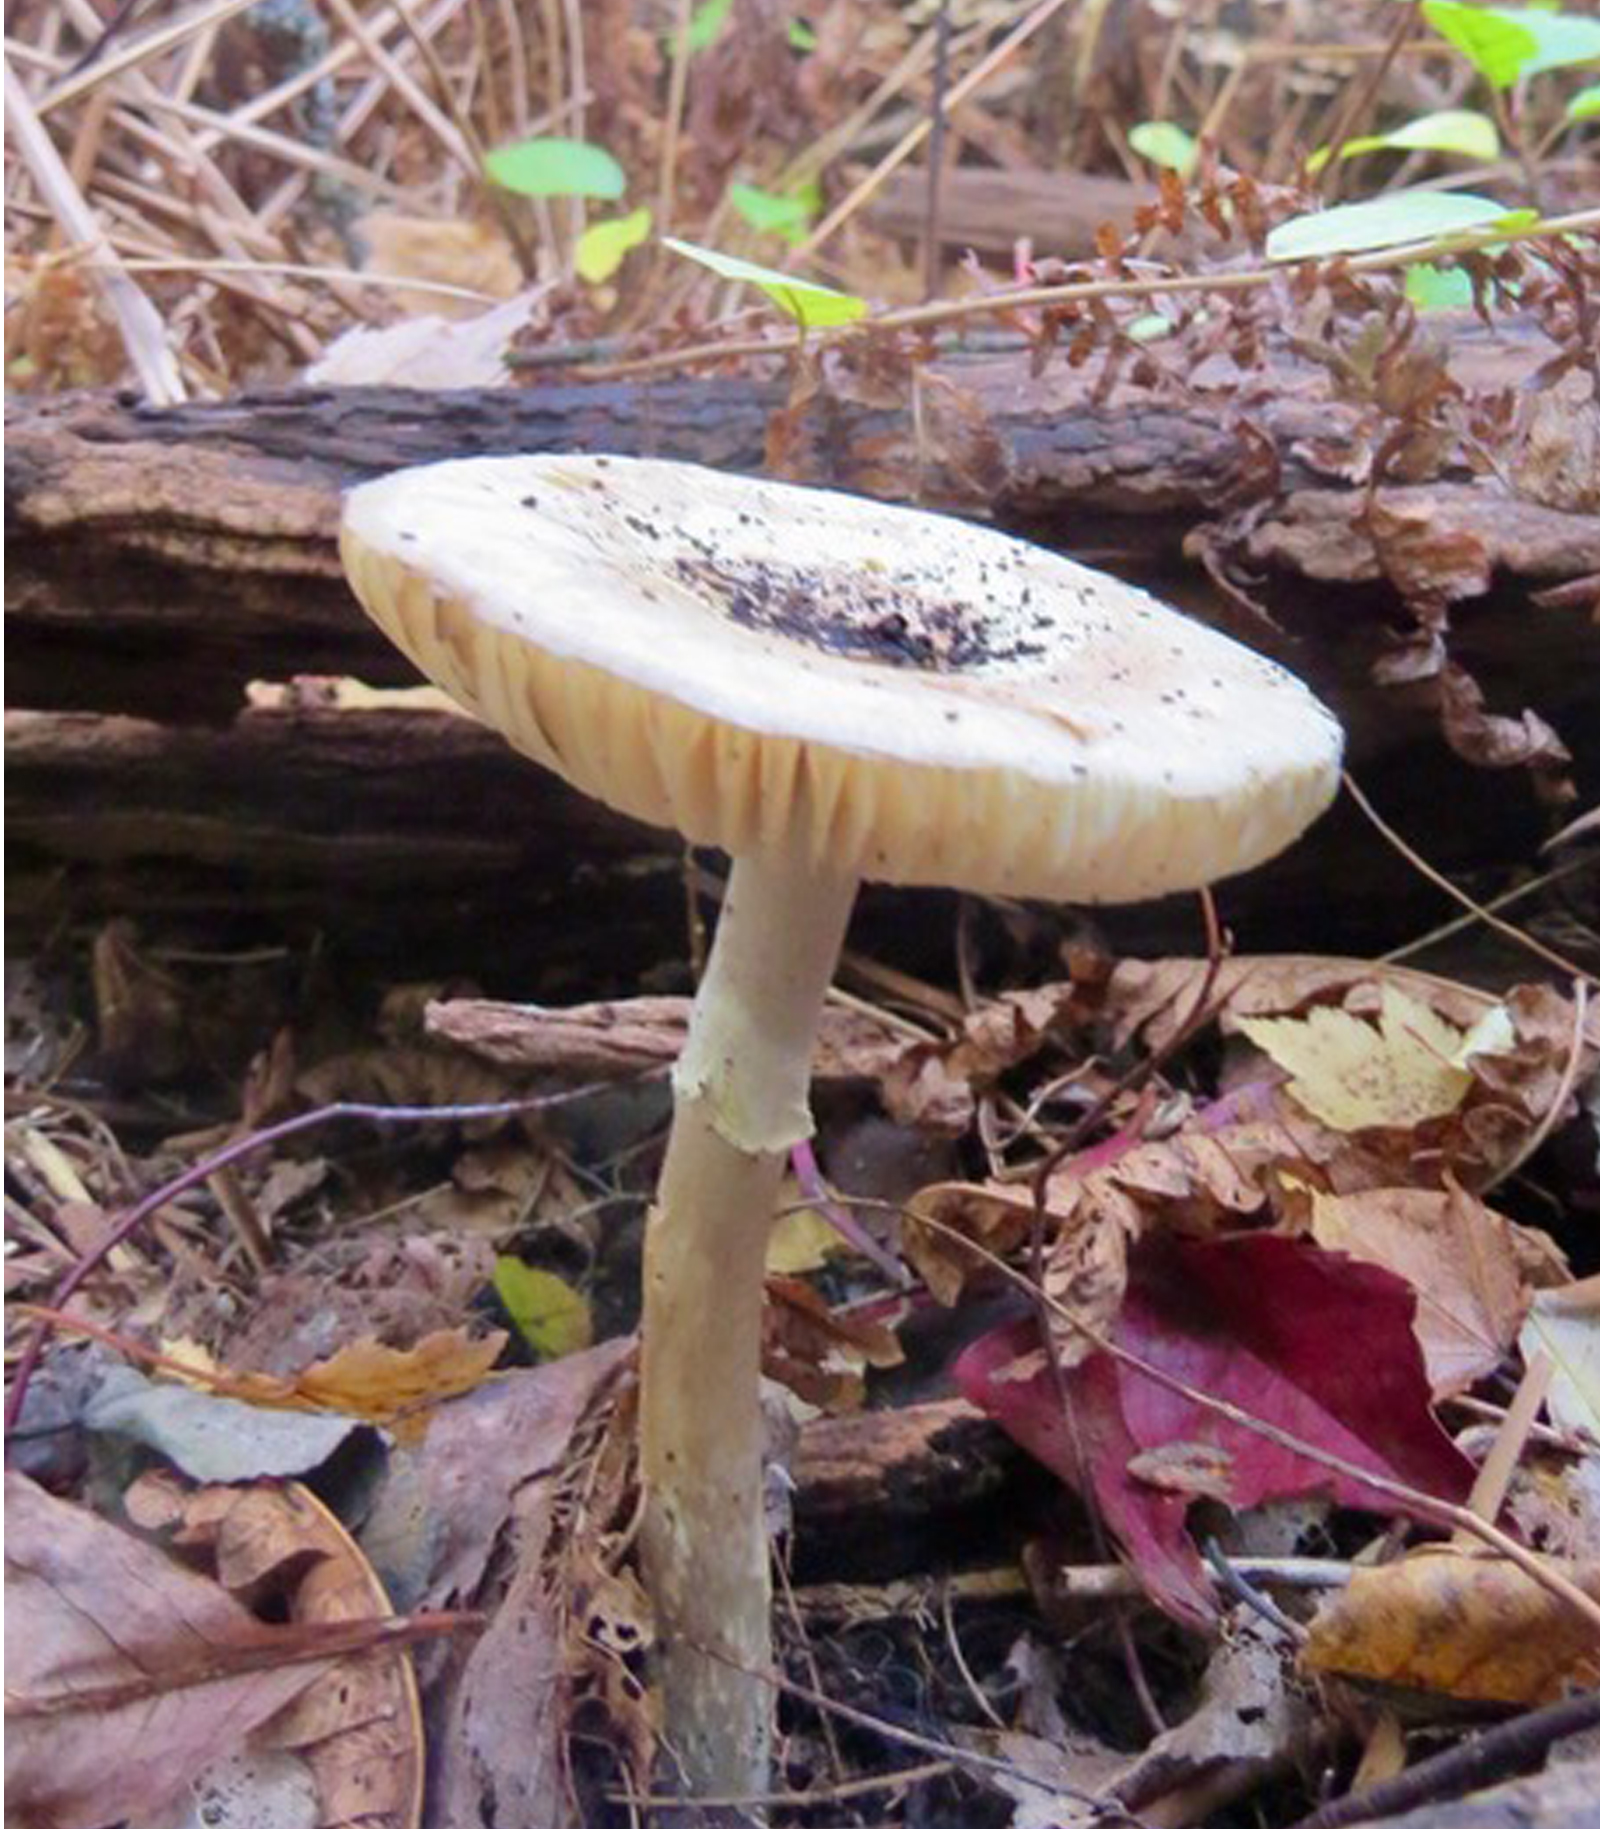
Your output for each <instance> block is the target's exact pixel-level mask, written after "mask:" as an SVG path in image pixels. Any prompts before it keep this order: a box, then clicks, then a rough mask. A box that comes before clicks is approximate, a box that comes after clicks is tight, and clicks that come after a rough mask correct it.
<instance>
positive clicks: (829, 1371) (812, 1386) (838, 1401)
mask: <svg viewBox="0 0 1600 1829" xmlns="http://www.w3.org/2000/svg"><path fill="white" fill-rule="evenodd" d="M904 1357H905V1355H904V1353H903V1352H902V1351H901V1349H900V1342H899V1340H898V1339H897V1338H896V1337H895V1332H894V1328H893V1327H892V1326H891V1325H889V1324H888V1323H885V1322H882V1321H869V1320H863V1319H862V1318H861V1317H859V1316H855V1315H849V1314H835V1313H834V1311H833V1310H832V1309H831V1308H829V1306H828V1304H827V1303H826V1302H825V1301H824V1300H823V1299H822V1297H821V1296H819V1295H818V1294H817V1292H816V1291H815V1290H814V1289H813V1288H812V1287H811V1285H810V1284H809V1283H801V1282H797V1281H796V1280H794V1279H793V1278H790V1277H777V1276H769V1277H768V1278H767V1305H766V1309H765V1311H764V1313H763V1318H762V1341H761V1363H762V1369H763V1370H764V1371H765V1372H766V1374H767V1376H768V1377H769V1378H775V1379H776V1380H777V1381H778V1382H779V1383H780V1384H783V1385H787V1386H788V1388H789V1389H790V1390H791V1391H793V1392H795V1394H796V1395H797V1396H800V1397H803V1398H804V1399H805V1400H806V1402H807V1403H811V1404H815V1405H817V1406H818V1408H819V1409H826V1410H854V1409H859V1408H860V1407H861V1404H862V1402H863V1401H864V1400H865V1397H866V1385H865V1373H866V1369H867V1367H868V1366H874V1367H878V1368H883V1367H887V1366H892V1365H899V1364H900V1362H901V1360H902V1359H903V1358H904Z"/></svg>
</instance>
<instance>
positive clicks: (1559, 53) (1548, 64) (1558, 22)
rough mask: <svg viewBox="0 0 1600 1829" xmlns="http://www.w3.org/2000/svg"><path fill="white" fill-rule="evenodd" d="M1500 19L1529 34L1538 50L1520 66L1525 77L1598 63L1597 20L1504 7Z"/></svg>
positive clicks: (1599, 30)
mask: <svg viewBox="0 0 1600 1829" xmlns="http://www.w3.org/2000/svg"><path fill="white" fill-rule="evenodd" d="M1499 10H1500V12H1501V14H1502V16H1503V17H1504V18H1507V19H1514V20H1515V21H1516V22H1517V24H1518V25H1520V26H1522V27H1523V28H1524V29H1525V30H1527V31H1529V32H1532V34H1533V36H1534V41H1535V42H1536V43H1537V45H1538V47H1539V48H1538V50H1537V51H1536V52H1535V53H1534V55H1533V57H1532V59H1531V60H1530V61H1529V62H1528V63H1527V64H1525V65H1524V66H1523V70H1522V74H1523V75H1524V76H1538V75H1539V74H1540V73H1541V72H1543V71H1545V70H1565V69H1567V68H1569V67H1570V66H1571V65H1573V64H1587V63H1597V62H1600V19H1583V18H1580V17H1579V16H1578V15H1577V14H1575V13H1549V12H1545V11H1543V10H1542V9H1540V8H1537V7H1526V8H1524V7H1503V8H1501V9H1499Z"/></svg>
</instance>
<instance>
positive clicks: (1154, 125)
mask: <svg viewBox="0 0 1600 1829" xmlns="http://www.w3.org/2000/svg"><path fill="white" fill-rule="evenodd" d="M1128 144H1129V145H1130V146H1131V147H1132V148H1133V150H1134V151H1135V152H1136V153H1138V155H1139V157H1140V158H1141V159H1148V160H1149V161H1150V163H1151V164H1152V165H1164V166H1166V167H1167V169H1168V170H1169V171H1175V172H1177V173H1178V175H1179V176H1180V177H1184V178H1187V177H1188V175H1189V173H1190V172H1192V171H1193V170H1194V165H1195V160H1196V159H1198V158H1199V157H1200V148H1199V147H1198V146H1197V145H1196V144H1195V139H1194V135H1193V134H1191V133H1186V132H1185V131H1184V130H1183V128H1181V127H1180V126H1178V125H1177V123H1176V122H1174V121H1140V123H1139V124H1138V126H1137V127H1130V128H1129V129H1128Z"/></svg>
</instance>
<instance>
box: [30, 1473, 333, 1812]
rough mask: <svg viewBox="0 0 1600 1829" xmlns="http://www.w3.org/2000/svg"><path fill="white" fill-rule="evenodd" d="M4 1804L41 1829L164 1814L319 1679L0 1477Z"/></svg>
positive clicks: (230, 1615)
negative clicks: (0, 1514)
mask: <svg viewBox="0 0 1600 1829" xmlns="http://www.w3.org/2000/svg"><path fill="white" fill-rule="evenodd" d="M5 1613H6V1713H7V1717H8V1720H7V1732H6V1737H5V1738H6V1792H7V1796H6V1805H7V1815H8V1820H11V1819H13V1818H14V1820H16V1821H18V1822H27V1823H38V1824H41V1825H48V1826H49V1829H98V1825H100V1824H103V1823H106V1822H111V1821H115V1820H118V1819H120V1818H123V1817H128V1816H140V1815H144V1814H146V1813H149V1812H152V1811H155V1810H158V1809H160V1808H161V1807H162V1806H163V1805H164V1804H165V1803H166V1802H167V1801H168V1800H169V1799H171V1798H172V1797H174V1796H176V1795H177V1793H178V1792H180V1791H181V1790H182V1789H183V1788H184V1786H185V1785H187V1784H188V1783H189V1782H190V1780H191V1779H193V1778H194V1777H195V1776H196V1775H197V1774H198V1773H199V1772H201V1771H203V1770H204V1769H205V1767H206V1766H207V1765H209V1764H210V1763H211V1761H213V1760H214V1759H215V1758H216V1757H217V1756H218V1754H219V1753H221V1752H223V1751H225V1750H227V1749H229V1748H230V1747H237V1746H239V1745H240V1744H242V1742H243V1741H244V1739H245V1737H246V1736H247V1735H248V1734H250V1733H252V1732H253V1731H254V1730H255V1729H257V1728H259V1727H260V1726H261V1724H262V1723H263V1722H264V1721H266V1720H268V1719H269V1718H270V1717H271V1716H273V1715H275V1714H276V1713H277V1712H278V1710H279V1709H281V1708H282V1707H283V1706H284V1705H285V1704H286V1703H287V1702H289V1701H291V1700H292V1699H293V1698H294V1697H295V1696H297V1695H299V1694H300V1693H301V1692H302V1691H304V1690H306V1689H308V1688H309V1687H310V1685H311V1684H313V1683H314V1682H316V1681H317V1679H318V1678H319V1677H320V1676H322V1675H323V1674H324V1673H325V1672H327V1671H328V1670H329V1669H330V1668H331V1667H332V1665H331V1661H330V1660H328V1659H321V1660H318V1661H317V1662H310V1661H307V1662H298V1663H290V1662H285V1661H281V1660H283V1659H285V1658H286V1656H287V1649H286V1648H287V1647H288V1646H289V1645H290V1644H291V1643H292V1641H293V1638H294V1635H293V1634H292V1633H291V1632H290V1631H289V1630H288V1629H287V1628H282V1627H272V1626H265V1625H263V1624H262V1623H261V1622H260V1621H259V1620H257V1619H256V1618H255V1617H254V1616H253V1615H252V1614H251V1613H250V1612H249V1611H248V1610H247V1609H246V1608H245V1607H244V1606H242V1605H241V1604H240V1603H239V1602H238V1601H237V1600H236V1599H234V1597H233V1596H232V1595H231V1594H229V1593H228V1592H227V1591H226V1590H225V1589H224V1588H223V1587H222V1586H221V1585H220V1584H219V1583H217V1582H215V1581H213V1580H210V1579H208V1578H207V1577H206V1576H204V1575H199V1574H196V1573H195V1572H194V1571H193V1570H192V1569H187V1568H183V1567H180V1566H179V1565H178V1564H177V1563H175V1562H173V1561H172V1560H171V1559H170V1558H168V1557H167V1556H164V1555H163V1554H161V1552H160V1551H159V1550H156V1549H154V1548H153V1547H152V1546H151V1545H149V1544H147V1543H144V1542H142V1541H140V1540H139V1539H138V1538H136V1537H133V1536H130V1535H129V1534H128V1533H127V1532H126V1531H121V1530H118V1529H116V1528H115V1527H114V1526H113V1525H110V1524H108V1523H106V1522H105V1520H104V1519H102V1518H97V1517H95V1516H94V1514H93V1513H91V1512H88V1511H85V1510H84V1509H83V1508H82V1507H80V1506H75V1505H68V1504H65V1503H64V1502H63V1501H61V1500H59V1499H54V1498H51V1497H50V1496H49V1494H47V1493H45V1492H44V1491H43V1490H41V1489H40V1488H39V1487H37V1486H35V1485H34V1484H33V1482H32V1481H31V1480H27V1479H25V1478H24V1477H23V1476H22V1475H20V1474H7V1476H6V1609H5Z"/></svg>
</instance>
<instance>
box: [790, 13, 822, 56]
mask: <svg viewBox="0 0 1600 1829" xmlns="http://www.w3.org/2000/svg"><path fill="white" fill-rule="evenodd" d="M787 37H788V40H789V49H790V50H791V51H800V52H807V51H814V50H816V48H817V34H816V32H815V30H814V29H813V28H812V27H811V26H809V25H807V24H806V22H805V20H803V19H791V20H790V21H789V30H788V33H787Z"/></svg>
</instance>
